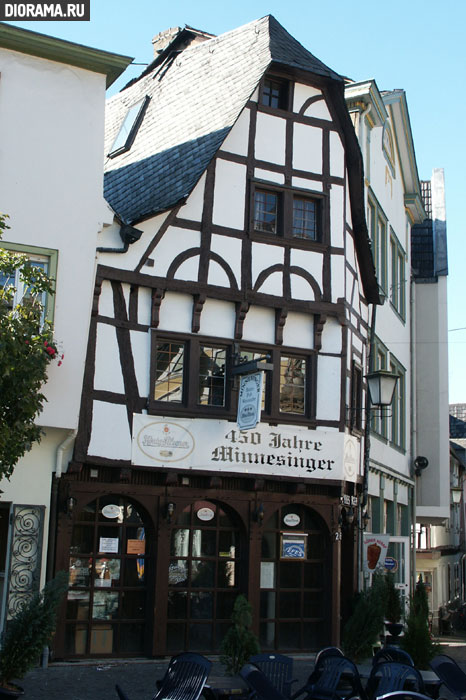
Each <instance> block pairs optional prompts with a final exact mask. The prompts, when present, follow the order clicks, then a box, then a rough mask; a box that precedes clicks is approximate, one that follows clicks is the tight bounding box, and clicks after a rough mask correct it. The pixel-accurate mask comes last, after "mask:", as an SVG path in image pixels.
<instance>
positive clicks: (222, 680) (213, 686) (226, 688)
mask: <svg viewBox="0 0 466 700" xmlns="http://www.w3.org/2000/svg"><path fill="white" fill-rule="evenodd" d="M202 694H203V696H204V698H205V700H228V698H230V697H233V698H239V697H243V698H246V697H248V696H249V688H248V686H247V684H246V683H245V681H244V680H243V679H242V678H241V676H209V678H208V681H207V683H206V685H205V686H204V690H203V691H202Z"/></svg>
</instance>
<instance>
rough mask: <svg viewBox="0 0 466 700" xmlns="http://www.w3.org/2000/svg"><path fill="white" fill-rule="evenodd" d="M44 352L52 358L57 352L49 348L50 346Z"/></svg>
mask: <svg viewBox="0 0 466 700" xmlns="http://www.w3.org/2000/svg"><path fill="white" fill-rule="evenodd" d="M46 350H47V352H48V354H49V355H50V356H51V357H53V356H54V355H55V354H56V352H57V351H56V350H55V348H52V347H50V345H49V346H48V348H46Z"/></svg>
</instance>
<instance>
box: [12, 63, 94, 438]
mask: <svg viewBox="0 0 466 700" xmlns="http://www.w3.org/2000/svg"><path fill="white" fill-rule="evenodd" d="M0 73H1V100H0V123H1V125H2V129H1V136H0V149H1V157H0V192H1V193H2V195H1V197H2V204H1V206H2V211H4V212H5V213H7V214H9V216H10V221H9V224H10V226H11V229H10V230H9V231H7V233H6V235H5V237H4V240H5V241H9V242H12V243H22V244H26V245H35V246H40V247H44V248H52V249H55V250H58V251H59V256H58V270H57V281H56V301H55V317H54V321H55V336H56V339H57V341H59V342H60V343H61V344H62V346H63V349H64V352H65V362H64V363H63V365H62V366H61V367H60V368H57V367H56V366H55V367H54V366H52V367H51V370H50V373H49V381H48V382H47V385H46V386H45V390H44V393H45V395H46V397H47V399H48V401H47V403H46V404H45V407H44V410H43V412H42V414H41V415H40V417H39V419H38V422H39V423H40V424H41V425H48V426H56V427H62V428H75V427H77V422H78V412H79V405H80V399H81V385H82V377H83V370H84V361H85V352H86V344H87V336H88V327H89V318H90V308H91V301H92V292H93V282H94V271H95V248H96V245H97V232H98V231H99V229H100V228H101V227H102V225H103V222H104V221H107V220H108V209H107V207H106V205H105V203H104V200H103V197H102V152H103V132H104V98H105V76H103V75H98V74H97V73H93V72H90V71H86V70H83V69H80V68H75V67H71V66H66V65H64V64H61V63H55V62H53V61H48V60H46V59H40V58H35V57H33V56H28V55H26V54H21V53H18V52H14V51H10V50H6V49H0ZM69 270H73V274H70V273H69ZM54 365H56V363H54ZM58 369H59V371H57V370H58Z"/></svg>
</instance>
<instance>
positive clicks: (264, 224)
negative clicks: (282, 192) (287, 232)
mask: <svg viewBox="0 0 466 700" xmlns="http://www.w3.org/2000/svg"><path fill="white" fill-rule="evenodd" d="M277 221H278V195H277V194H274V193H273V192H262V191H260V190H256V192H255V193H254V230H255V231H266V232H267V233H277Z"/></svg>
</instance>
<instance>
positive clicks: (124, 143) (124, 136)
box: [108, 95, 150, 158]
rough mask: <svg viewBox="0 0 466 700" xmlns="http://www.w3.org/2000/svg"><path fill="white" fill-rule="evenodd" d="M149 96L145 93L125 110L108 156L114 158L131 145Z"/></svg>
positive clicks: (127, 149)
mask: <svg viewBox="0 0 466 700" xmlns="http://www.w3.org/2000/svg"><path fill="white" fill-rule="evenodd" d="M149 100H150V97H149V96H148V95H146V96H145V97H144V99H142V100H139V101H138V102H135V103H134V104H133V105H131V107H129V109H128V111H127V112H126V116H125V118H124V120H123V123H122V125H121V126H120V130H119V132H118V134H117V137H116V139H115V141H114V142H113V144H112V147H111V149H110V153H109V154H108V157H109V158H114V157H115V156H118V155H120V153H124V152H125V151H129V149H130V148H131V146H132V145H133V142H134V139H135V138H136V134H137V133H138V130H139V127H140V126H141V124H142V120H143V118H144V114H145V111H146V109H147V105H148V104H149Z"/></svg>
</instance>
